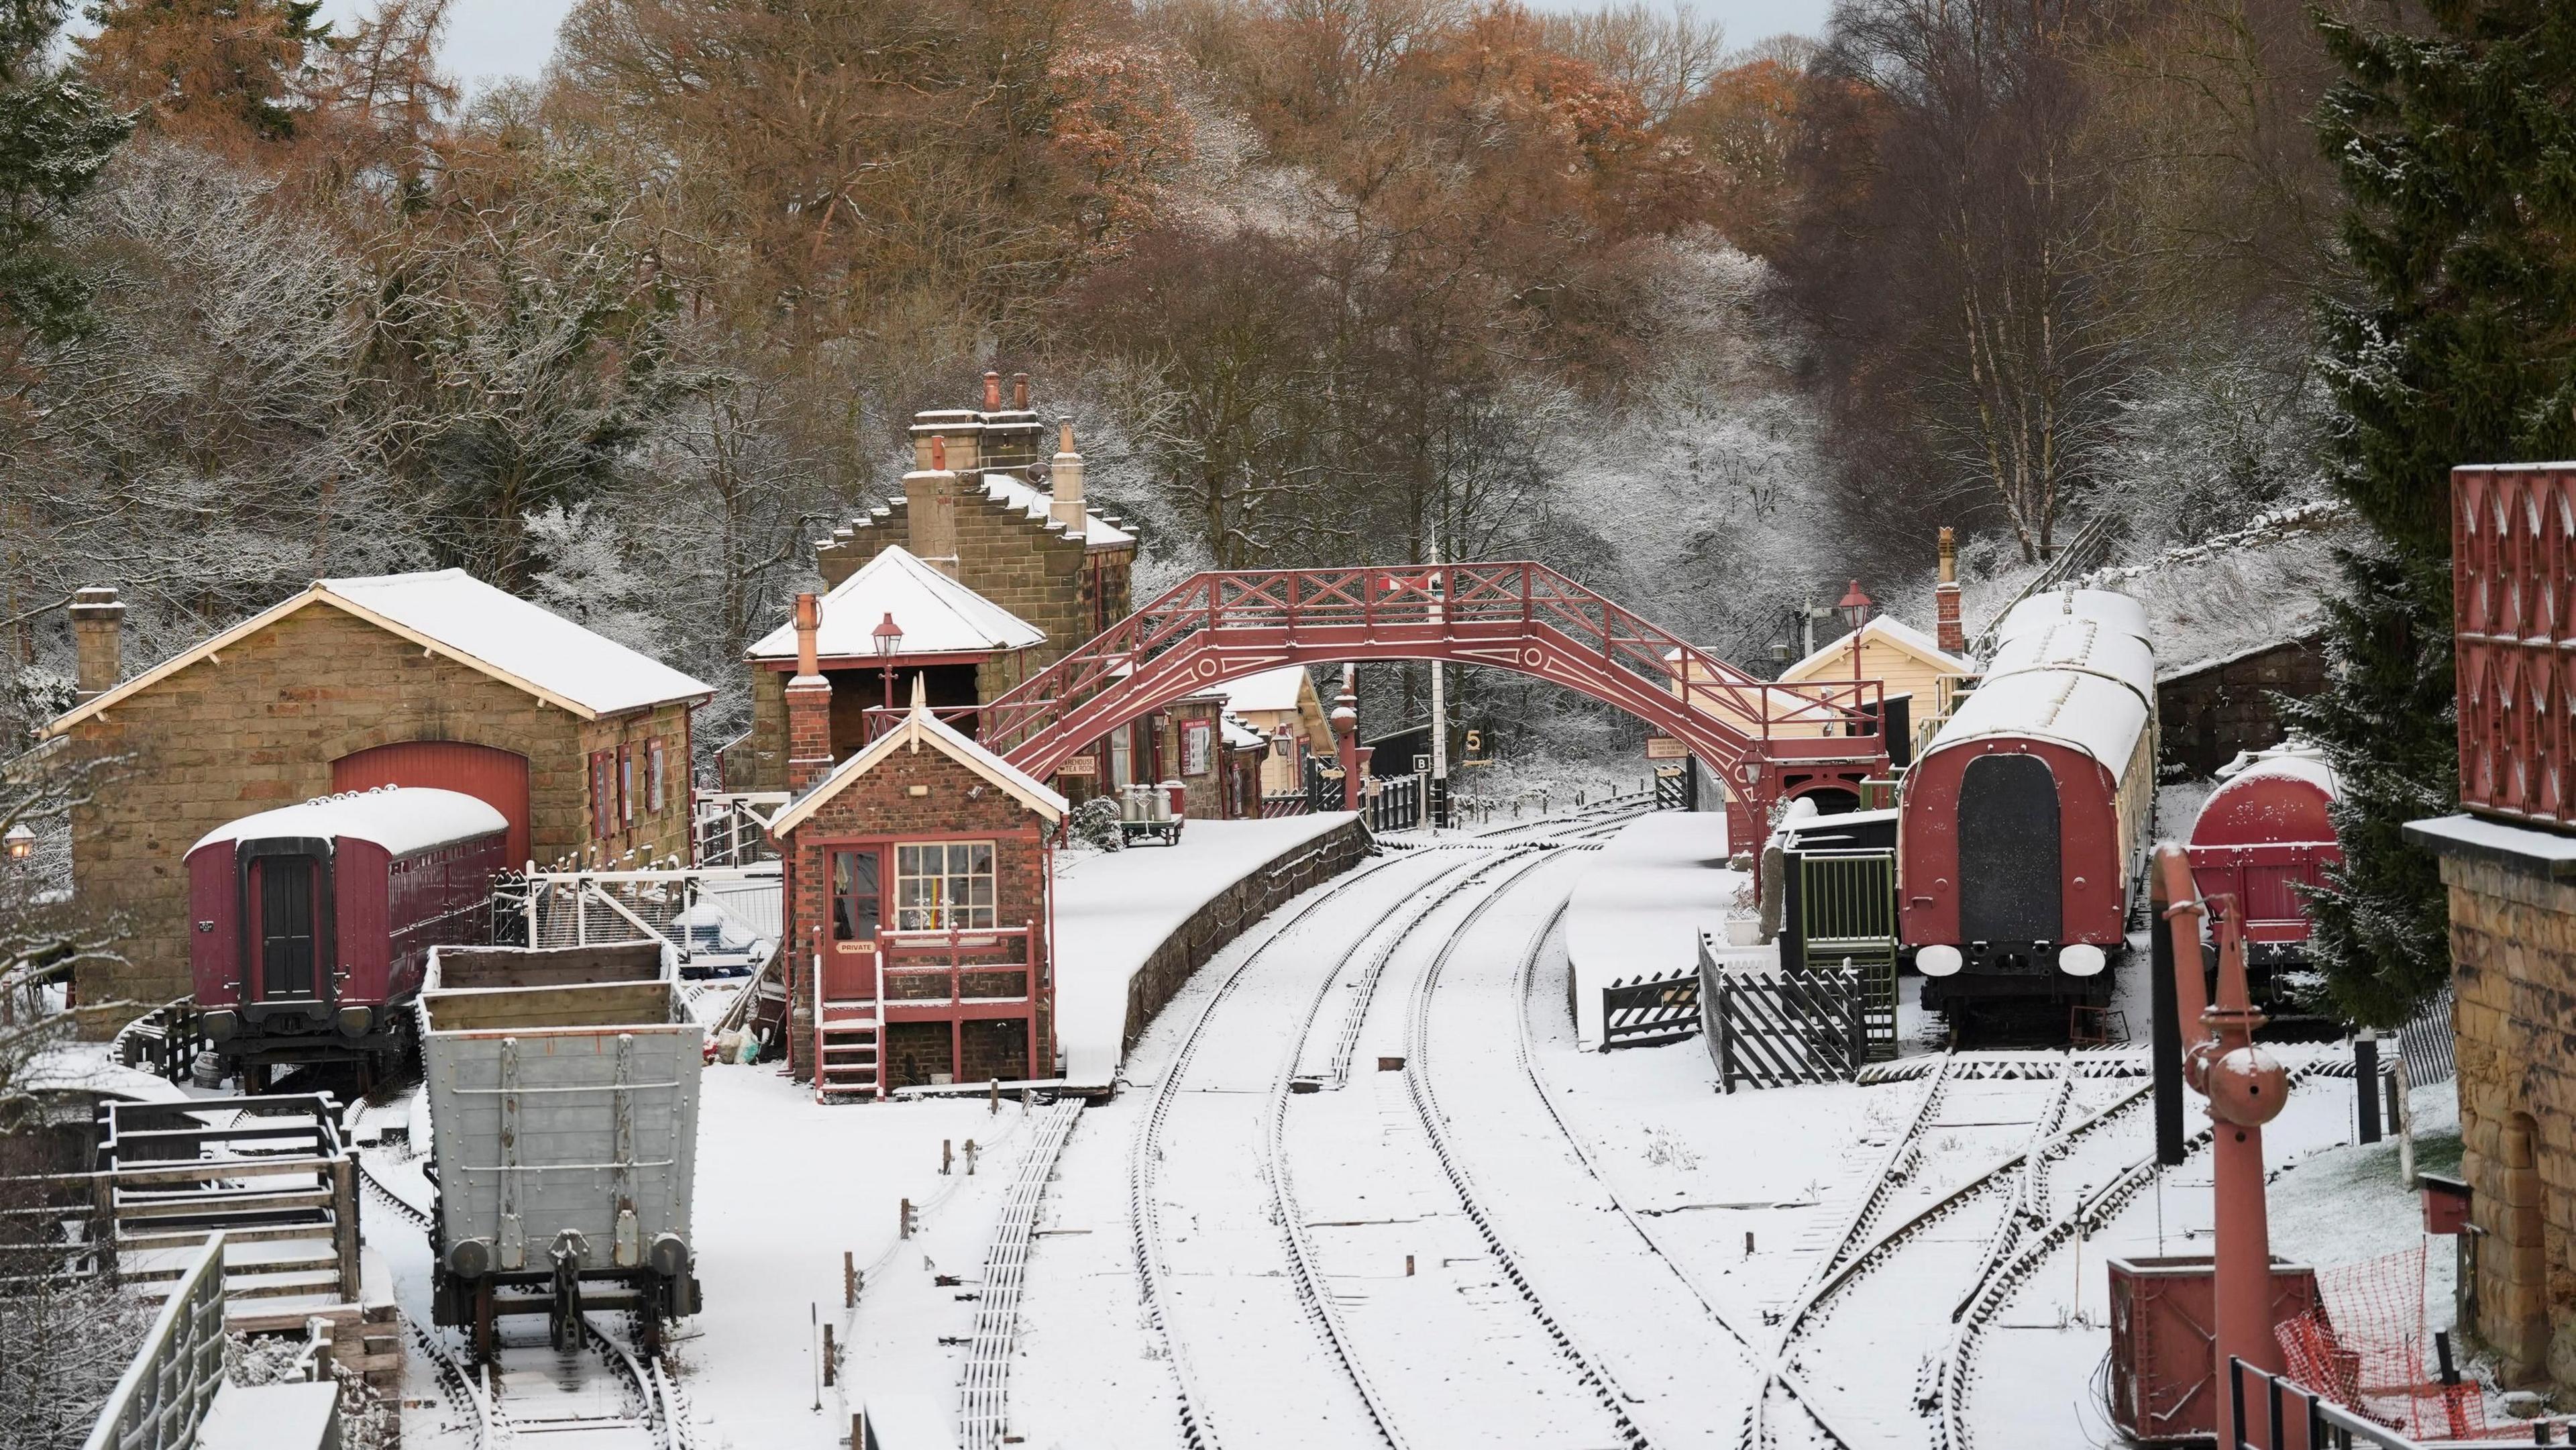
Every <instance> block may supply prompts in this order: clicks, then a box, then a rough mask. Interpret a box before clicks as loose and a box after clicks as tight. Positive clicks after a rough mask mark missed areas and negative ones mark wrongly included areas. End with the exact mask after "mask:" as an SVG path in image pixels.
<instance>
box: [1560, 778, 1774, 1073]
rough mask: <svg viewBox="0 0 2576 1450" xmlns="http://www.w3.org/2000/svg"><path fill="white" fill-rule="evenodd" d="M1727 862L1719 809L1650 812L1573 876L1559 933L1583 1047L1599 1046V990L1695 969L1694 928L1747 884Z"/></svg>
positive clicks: (1711, 924)
mask: <svg viewBox="0 0 2576 1450" xmlns="http://www.w3.org/2000/svg"><path fill="white" fill-rule="evenodd" d="M1727 860H1728V856H1727V846H1726V813H1725V812H1723V811H1655V812H1650V813H1648V814H1646V815H1643V816H1639V817H1638V818H1637V819H1636V820H1634V821H1632V822H1630V823H1629V824H1628V825H1627V827H1626V828H1624V829H1623V830H1621V831H1620V832H1619V834H1618V835H1616V836H1614V837H1612V838H1611V840H1610V844H1608V845H1607V846H1604V847H1603V848H1602V849H1601V854H1600V855H1599V856H1597V857H1595V858H1594V860H1593V862H1592V866H1591V869H1589V870H1587V871H1586V872H1584V873H1583V879H1582V880H1580V881H1578V882H1576V883H1575V885H1574V895H1573V897H1572V899H1571V900H1570V901H1569V902H1568V903H1567V905H1566V910H1565V940H1566V950H1567V952H1568V954H1569V955H1570V956H1571V957H1572V958H1573V960H1574V1015H1575V1023H1574V1026H1575V1037H1576V1040H1577V1041H1578V1042H1580V1043H1581V1044H1582V1046H1583V1050H1584V1051H1586V1052H1590V1051H1593V1050H1595V1049H1597V1048H1599V1047H1600V1046H1601V1031H1602V1026H1601V989H1602V988H1604V987H1607V986H1609V985H1610V984H1611V983H1613V982H1623V981H1634V980H1636V979H1637V978H1639V977H1660V976H1672V975H1675V974H1677V973H1681V972H1688V971H1694V970H1697V968H1698V966H1699V935H1700V933H1701V932H1703V931H1712V930H1715V929H1716V926H1717V923H1718V922H1719V921H1721V920H1723V919H1724V918H1725V917H1726V915H1727V914H1728V912H1729V911H1731V910H1732V909H1733V908H1734V906H1735V904H1736V901H1737V898H1738V897H1739V896H1741V895H1743V894H1744V893H1745V892H1746V891H1748V890H1749V889H1750V886H1751V880H1750V878H1749V877H1747V876H1746V875H1745V873H1743V872H1741V871H1735V870H1730V869H1728V867H1727V864H1726V863H1727Z"/></svg>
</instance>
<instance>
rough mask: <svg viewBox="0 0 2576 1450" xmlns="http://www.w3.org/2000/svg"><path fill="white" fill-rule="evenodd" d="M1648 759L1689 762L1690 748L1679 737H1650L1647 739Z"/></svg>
mask: <svg viewBox="0 0 2576 1450" xmlns="http://www.w3.org/2000/svg"><path fill="white" fill-rule="evenodd" d="M1646 758H1647V759H1648V760H1688V759H1690V746H1689V745H1688V744H1686V743H1684V741H1683V740H1682V739H1681V737H1679V736H1677V735H1649V736H1647V737H1646Z"/></svg>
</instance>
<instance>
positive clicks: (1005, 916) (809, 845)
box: [781, 745, 1055, 1081]
mask: <svg viewBox="0 0 2576 1450" xmlns="http://www.w3.org/2000/svg"><path fill="white" fill-rule="evenodd" d="M915 787H920V788H921V790H922V794H920V795H915V794H913V789H914V788H915ZM1047 828H1048V823H1047V821H1046V819H1045V817H1043V816H1040V815H1039V814H1037V813H1036V812H1034V811H1032V810H1030V809H1029V808H1028V807H1027V806H1025V805H1023V804H1021V803H1020V802H1019V801H1017V800H1015V799H1013V798H1012V797H1011V796H1010V795H1008V794H1007V793H1005V792H1004V791H1002V790H1001V789H1000V788H999V787H997V786H995V785H993V784H992V783H991V782H990V781H987V780H986V779H984V778H983V777H982V776H980V775H978V774H976V773H975V772H973V771H971V770H969V769H967V768H966V767H965V766H964V765H962V764H960V763H958V762H957V761H956V760H954V759H952V758H951V757H950V756H948V755H947V754H945V753H944V752H942V751H939V750H937V749H935V748H933V747H930V746H926V745H925V746H922V747H920V748H918V749H908V748H901V747H898V748H897V749H896V750H895V751H894V753H893V754H891V755H889V756H887V757H886V758H885V759H884V760H882V761H879V762H878V763H877V765H876V767H875V768H874V769H872V770H870V771H869V772H868V773H867V774H866V775H864V776H862V777H860V778H859V779H857V780H854V781H852V782H850V783H849V784H847V785H845V786H843V787H842V788H841V790H840V791H839V793H838V794H836V795H834V796H833V797H832V798H831V799H830V800H828V801H825V802H824V803H823V805H822V807H821V808H820V809H819V810H817V811H816V812H815V813H814V815H813V816H812V817H810V818H809V819H807V820H805V821H803V822H802V823H800V824H799V825H798V826H797V827H796V828H795V829H794V830H793V831H791V832H790V833H789V836H788V839H787V841H786V842H785V845H784V849H783V850H782V852H781V854H782V855H784V856H785V857H786V859H787V871H788V881H787V888H786V895H785V901H784V906H785V912H786V920H785V937H786V943H787V946H788V948H789V949H790V956H789V959H788V960H789V967H788V984H789V987H790V990H791V993H792V995H791V996H790V998H789V1001H790V1003H791V1004H792V1006H793V1008H794V1010H793V1012H792V1013H791V1015H790V1018H789V1021H790V1028H791V1035H790V1038H789V1044H788V1048H789V1061H790V1063H791V1064H792V1065H793V1066H794V1067H795V1069H796V1071H797V1072H798V1074H799V1075H800V1076H801V1075H803V1074H804V1073H805V1072H806V1071H807V1069H806V1066H805V1063H806V1059H807V1056H808V1054H810V1052H811V1051H812V1048H813V1044H812V1042H811V1040H810V1037H811V1033H812V1030H813V1029H812V1025H811V1021H810V1012H811V1005H812V1001H813V988H812V986H811V985H810V982H809V980H808V977H807V973H808V972H809V971H810V970H811V967H812V964H813V959H814V951H815V946H816V942H817V940H818V937H817V933H818V931H819V932H820V941H821V944H822V946H823V948H824V949H825V950H829V949H830V945H831V942H830V925H829V923H830V920H831V915H830V908H831V902H830V892H831V868H830V852H831V850H832V849H833V848H834V846H835V845H836V844H838V845H848V844H854V843H861V842H868V843H883V842H888V841H901V840H907V839H910V840H929V839H935V838H944V839H959V838H969V839H974V838H983V839H990V840H991V841H992V842H993V847H994V850H993V902H994V912H993V917H994V924H995V925H996V926H999V927H1006V928H1008V927H1021V926H1026V927H1028V928H1029V929H1030V930H1031V933H1032V937H1033V940H1032V942H1031V948H1030V950H1031V955H1032V959H1033V962H1034V971H1035V975H1036V977H1037V979H1038V980H1037V982H1036V984H1035V986H1034V989H1033V990H1032V992H1031V994H1030V995H1031V996H1032V998H1033V999H1034V1007H1035V1011H1036V1014H1037V1021H1038V1041H1039V1044H1040V1057H1041V1061H1040V1063H1038V1064H1037V1065H1036V1074H1037V1075H1039V1076H1045V1075H1047V1074H1048V1073H1051V1072H1052V1071H1053V1069H1054V1064H1055V1048H1054V1042H1055V1037H1054V1032H1055V1014H1054V1002H1055V980H1054V972H1053V968H1052V961H1051V958H1050V955H1049V953H1048V950H1047V945H1048V944H1047V938H1046V931H1047V925H1048V923H1047V889H1048V882H1047V853H1046V849H1045V846H1044V844H1043V836H1044V832H1045V831H1046V829H1047ZM890 869H891V863H889V870H890ZM891 924H892V923H891V921H889V923H888V925H889V927H891ZM935 1025H936V1026H937V1027H938V1030H939V1034H940V1035H939V1044H938V1055H939V1057H940V1058H941V1059H942V1060H941V1061H940V1063H939V1064H938V1065H937V1066H935V1067H932V1066H924V1067H922V1069H921V1071H923V1072H924V1073H928V1072H931V1071H941V1072H945V1071H950V1070H951V1069H950V1068H949V1067H948V1064H947V1058H948V1055H949V1044H948V1038H947V1032H948V1027H947V1025H946V1024H945V1023H940V1024H935ZM897 1026H898V1027H904V1026H905V1024H897ZM915 1039H919V1042H916V1041H915ZM907 1042H912V1043H914V1048H913V1050H914V1051H915V1053H916V1055H917V1056H922V1057H924V1058H925V1059H926V1057H927V1055H928V1052H929V1049H928V1048H927V1047H926V1046H922V1045H920V1044H921V1043H923V1042H927V1038H926V1037H923V1036H922V1034H921V1033H919V1032H917V1031H910V1030H902V1031H896V1032H893V1033H890V1034H889V1038H888V1053H887V1056H886V1059H885V1060H886V1061H887V1063H888V1064H889V1066H893V1065H897V1064H898V1063H899V1061H900V1059H899V1056H898V1055H897V1049H899V1048H900V1047H902V1046H903V1045H904V1044H905V1043H907ZM972 1063H973V1054H972V1052H970V1053H969V1067H970V1071H969V1073H968V1074H967V1075H966V1078H965V1080H970V1081H971V1080H973V1072H972ZM984 1075H986V1076H989V1075H990V1074H989V1073H986V1074H984Z"/></svg>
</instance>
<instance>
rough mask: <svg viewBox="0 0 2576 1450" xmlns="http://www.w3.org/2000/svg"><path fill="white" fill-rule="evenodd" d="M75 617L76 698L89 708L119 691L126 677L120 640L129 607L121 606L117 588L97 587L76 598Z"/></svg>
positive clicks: (79, 593) (72, 608)
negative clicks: (117, 688)
mask: <svg viewBox="0 0 2576 1450" xmlns="http://www.w3.org/2000/svg"><path fill="white" fill-rule="evenodd" d="M71 616H72V644H73V647H74V648H75V650H76V651H77V652H78V655H79V661H80V662H79V668H78V683H79V694H78V695H76V696H75V697H74V698H75V699H76V700H77V701H78V702H79V703H81V704H87V703H89V702H90V701H92V700H95V699H97V698H98V697H99V696H101V695H104V694H106V693H107V692H108V691H110V690H113V689H115V688H116V682H117V681H118V680H119V679H120V678H122V677H123V675H124V672H125V666H124V661H123V660H122V659H121V658H120V640H121V637H122V636H123V634H124V632H125V606H124V605H122V604H119V603H117V601H116V591H115V590H114V589H113V588H108V587H93V588H89V589H83V590H81V591H79V592H78V593H75V594H74V595H72V607H71Z"/></svg>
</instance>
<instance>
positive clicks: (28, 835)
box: [0, 821, 36, 862]
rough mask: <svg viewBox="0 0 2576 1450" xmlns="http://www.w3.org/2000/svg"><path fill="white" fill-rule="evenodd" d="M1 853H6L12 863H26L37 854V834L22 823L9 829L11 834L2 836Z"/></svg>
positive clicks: (0, 839) (0, 842)
mask: <svg viewBox="0 0 2576 1450" xmlns="http://www.w3.org/2000/svg"><path fill="white" fill-rule="evenodd" d="M0 851H5V852H6V854H7V855H8V858H9V859H10V860H11V861H12V862H17V861H24V860H26V859H27V858H28V857H30V856H33V855H35V854H36V833H35V832H34V831H33V830H31V829H29V828H28V826H27V823H26V822H25V821H20V822H19V823H18V824H16V825H14V826H11V827H10V828H9V834H7V835H5V836H0Z"/></svg>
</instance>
